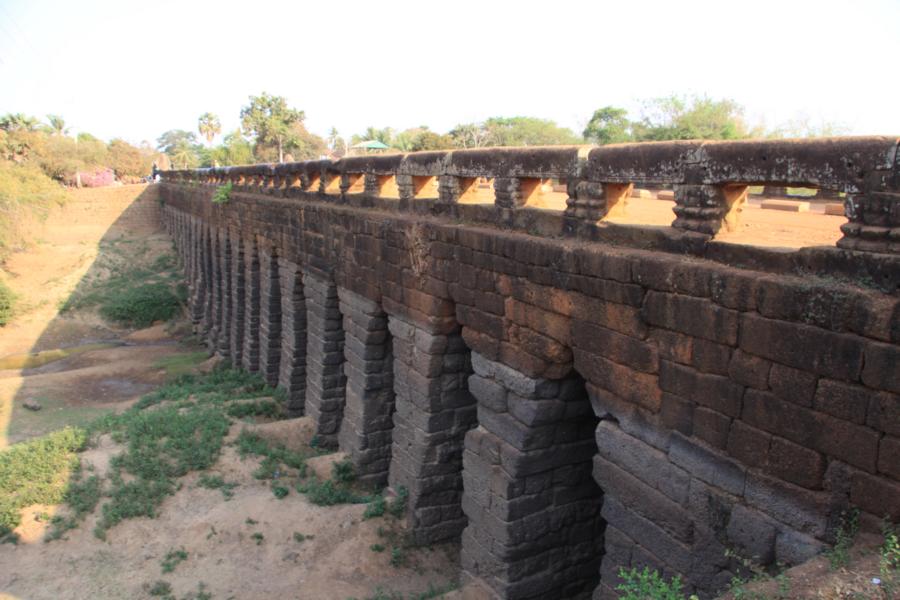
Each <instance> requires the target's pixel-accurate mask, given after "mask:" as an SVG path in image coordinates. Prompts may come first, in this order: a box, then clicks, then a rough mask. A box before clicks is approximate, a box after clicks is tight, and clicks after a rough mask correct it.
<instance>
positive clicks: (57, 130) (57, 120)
mask: <svg viewBox="0 0 900 600" xmlns="http://www.w3.org/2000/svg"><path fill="white" fill-rule="evenodd" d="M47 121H48V122H49V123H50V132H51V133H52V134H53V135H66V134H68V133H69V128H68V127H66V120H65V119H63V118H62V117H61V116H59V115H47Z"/></svg>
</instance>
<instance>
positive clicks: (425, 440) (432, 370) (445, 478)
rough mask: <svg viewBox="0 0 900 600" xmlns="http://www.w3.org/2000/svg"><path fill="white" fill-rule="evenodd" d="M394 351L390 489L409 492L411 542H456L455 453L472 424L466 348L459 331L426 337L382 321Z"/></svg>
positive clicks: (421, 330) (458, 486)
mask: <svg viewBox="0 0 900 600" xmlns="http://www.w3.org/2000/svg"><path fill="white" fill-rule="evenodd" d="M388 328H389V330H390V332H391V336H392V343H393V351H394V392H395V395H396V398H395V403H396V410H395V411H394V432H393V444H392V447H391V469H390V477H389V483H390V486H391V488H392V489H394V490H395V491H398V490H400V489H401V488H405V489H406V490H407V492H408V500H407V502H408V506H407V520H408V525H409V533H410V535H411V537H412V541H413V543H415V544H417V545H427V544H434V543H438V542H443V541H448V540H455V539H458V538H459V536H460V534H462V530H463V528H465V526H466V518H465V515H463V512H462V489H463V485H462V453H463V444H464V438H465V435H466V432H467V431H469V429H471V428H472V427H474V426H475V425H476V407H475V399H474V398H473V397H472V395H471V394H470V393H469V390H468V382H467V380H468V377H469V375H470V374H471V373H472V366H471V361H470V358H469V350H468V348H467V347H466V345H465V343H464V342H463V339H462V336H461V335H460V332H459V330H458V329H457V330H456V331H454V332H452V333H449V334H446V335H442V334H435V333H430V332H429V330H428V329H427V328H425V327H422V326H420V325H418V324H416V323H414V322H412V321H409V320H406V319H405V318H402V317H396V316H394V315H391V316H390V317H389V320H388Z"/></svg>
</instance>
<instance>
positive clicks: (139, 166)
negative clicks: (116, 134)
mask: <svg viewBox="0 0 900 600" xmlns="http://www.w3.org/2000/svg"><path fill="white" fill-rule="evenodd" d="M108 162H109V167H111V168H112V170H113V171H115V173H116V177H117V178H118V179H119V180H135V179H138V178H140V177H143V176H145V175H147V174H148V173H150V169H151V166H152V163H153V156H152V155H150V154H148V153H146V152H142V151H141V150H140V148H136V147H134V146H132V145H131V144H129V143H128V142H126V141H125V140H120V139H115V140H113V141H111V142H110V143H109V161H108Z"/></svg>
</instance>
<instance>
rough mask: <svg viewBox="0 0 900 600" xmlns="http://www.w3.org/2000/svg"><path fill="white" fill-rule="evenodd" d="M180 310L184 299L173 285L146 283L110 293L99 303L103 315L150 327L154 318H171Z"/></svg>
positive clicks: (129, 324) (126, 322)
mask: <svg viewBox="0 0 900 600" xmlns="http://www.w3.org/2000/svg"><path fill="white" fill-rule="evenodd" d="M180 310H181V300H180V299H179V297H178V296H177V295H176V293H175V290H174V289H173V288H172V286H170V285H168V284H166V283H162V282H157V283H145V284H143V285H138V286H135V287H132V288H128V289H125V290H123V291H121V292H120V293H119V294H116V295H113V296H110V297H109V298H108V299H107V300H106V301H105V302H104V303H103V304H101V305H100V314H101V315H102V316H103V317H104V318H106V319H109V320H111V321H116V322H118V323H122V324H124V325H128V326H131V327H147V326H149V325H152V324H153V322H154V321H168V320H169V319H171V318H173V317H174V316H175V315H177V314H178V312H179V311H180Z"/></svg>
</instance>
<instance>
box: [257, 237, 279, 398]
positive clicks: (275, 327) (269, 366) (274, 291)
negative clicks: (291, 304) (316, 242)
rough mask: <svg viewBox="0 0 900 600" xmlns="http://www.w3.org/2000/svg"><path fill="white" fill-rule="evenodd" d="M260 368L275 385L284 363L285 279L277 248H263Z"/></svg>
mask: <svg viewBox="0 0 900 600" xmlns="http://www.w3.org/2000/svg"><path fill="white" fill-rule="evenodd" d="M259 280H260V286H259V287H260V292H259V305H260V309H259V372H260V374H261V375H262V376H263V379H265V381H266V384H268V385H269V386H271V387H275V386H276V385H278V378H279V370H280V367H281V283H280V280H279V274H278V256H277V255H276V252H275V250H274V249H269V248H260V251H259Z"/></svg>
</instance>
